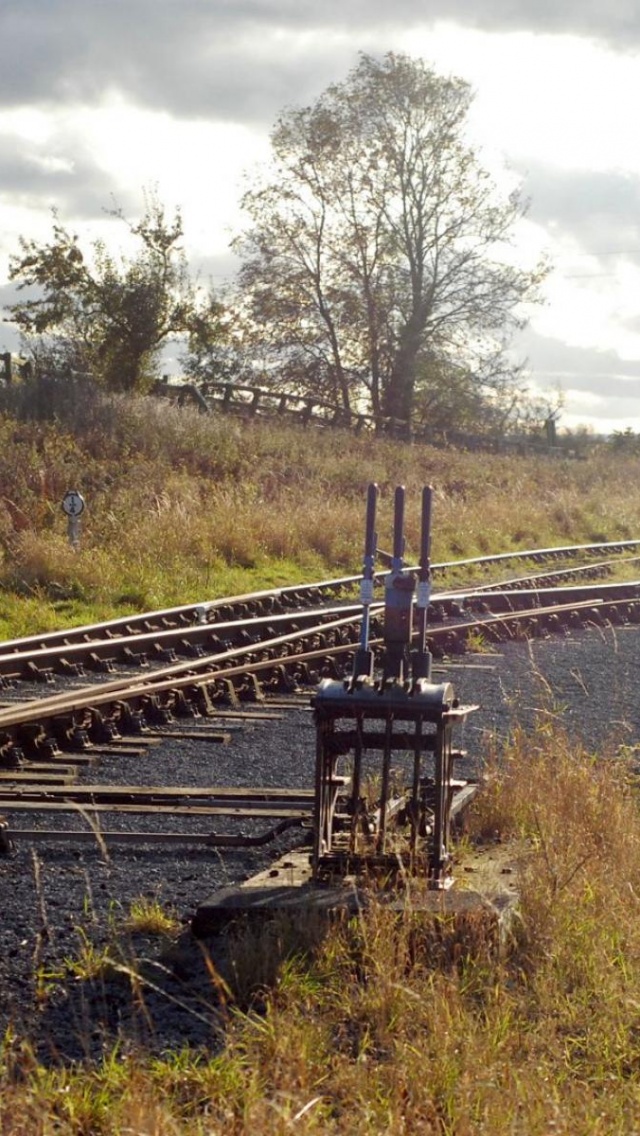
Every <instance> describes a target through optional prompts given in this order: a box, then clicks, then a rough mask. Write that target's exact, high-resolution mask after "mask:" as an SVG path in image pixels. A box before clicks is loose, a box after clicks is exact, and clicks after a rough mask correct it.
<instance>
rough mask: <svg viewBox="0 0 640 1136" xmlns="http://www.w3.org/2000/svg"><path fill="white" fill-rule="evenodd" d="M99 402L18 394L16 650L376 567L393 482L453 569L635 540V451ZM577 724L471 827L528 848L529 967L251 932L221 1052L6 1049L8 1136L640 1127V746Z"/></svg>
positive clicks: (444, 1135) (366, 931) (144, 919)
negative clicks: (426, 521) (605, 745)
mask: <svg viewBox="0 0 640 1136" xmlns="http://www.w3.org/2000/svg"><path fill="white" fill-rule="evenodd" d="M78 393H79V391H78V388H75V390H74V389H72V388H64V390H63V392H62V395H61V394H60V392H59V391H56V390H55V389H52V388H38V390H36V388H31V387H29V386H28V385H25V386H23V387H22V388H19V387H17V388H15V389H14V390H13V391H12V392H5V394H4V399H5V403H4V409H3V413H2V416H1V417H0V486H1V493H2V500H1V503H0V548H1V551H2V561H1V565H0V578H1V579H2V583H3V589H4V590H3V596H2V600H1V602H0V615H1V618H2V622H1V623H0V628H1V629H2V630H1V633H2V634H3V635H5V636H10V635H15V634H18V633H19V632H20V631H25V632H26V631H31V632H32V631H34V630H36V629H39V630H44V629H45V628H47V627H51V626H55V625H64V624H68V623H70V622H72V621H73V620H74V619H76V618H77V617H83V616H86V617H87V618H89V617H91V618H93V617H96V616H98V615H106V614H108V613H111V612H122V611H124V610H133V609H137V610H139V609H140V608H141V607H150V606H156V605H158V606H160V605H164V604H170V603H173V602H181V601H186V600H189V599H203V598H205V597H207V596H214V595H223V594H228V593H230V592H232V591H246V590H248V589H251V588H257V587H260V586H263V585H268V584H269V583H277V582H291V581H292V580H293V579H296V578H302V577H305V578H307V579H311V578H317V577H318V575H320V574H322V575H324V574H331V573H334V572H339V573H342V572H344V571H351V570H352V571H357V570H358V568H359V565H360V559H361V552H362V547H361V546H362V512H363V500H364V489H365V486H366V484H367V482H368V481H370V480H372V479H375V480H377V481H378V482H379V483H380V484H381V486H382V490H383V493H382V498H381V512H382V514H383V515H382V516H381V518H380V531H381V532H382V531H383V525H384V524H386V520H387V515H386V514H385V513H384V510H385V508H386V509H388V510H389V514H388V519H390V510H391V499H392V492H391V490H392V489H393V487H394V486H395V485H396V484H398V483H401V482H404V483H406V485H407V487H408V488H409V490H411V491H413V490H415V492H410V493H409V494H408V517H407V528H408V538H409V547H408V554H409V555H410V554H411V552H415V550H416V548H417V540H418V533H419V516H418V508H419V493H418V492H417V490H418V489H419V487H420V486H421V485H422V484H424V483H426V482H431V483H432V484H433V485H434V487H435V510H434V550H433V552H434V559H436V560H445V559H448V558H450V557H454V556H455V557H457V556H470V555H474V554H477V553H479V552H483V551H490V550H491V551H504V550H505V549H506V548H509V547H512V548H523V547H532V546H535V545H541V544H548V545H551V544H554V543H573V542H582V541H588V540H598V539H601V540H604V539H617V538H633V537H635V536H637V535H638V529H639V520H640V516H639V514H640V503H639V502H638V501H637V497H636V496H635V495H633V494H630V493H629V487H630V486H631V485H633V484H635V482H636V480H637V477H638V458H637V457H635V456H634V455H629V456H627V455H626V454H625V453H618V452H615V453H614V454H613V455H612V452H611V451H610V450H609V449H606V448H603V449H601V450H600V451H598V450H595V449H594V450H593V451H592V452H591V453H590V454H589V457H588V459H587V460H584V461H571V460H566V459H561V460H549V459H541V458H535V459H534V458H527V457H519V456H514V455H510V456H504V455H484V454H483V455H476V454H465V453H458V452H453V451H442V450H434V449H430V448H427V447H421V446H409V445H402V444H400V443H397V442H392V441H380V440H377V441H376V440H373V439H369V438H353V437H351V436H349V435H346V434H340V433H338V434H333V433H329V432H327V433H322V432H314V431H304V430H302V429H300V428H296V427H289V428H286V427H285V426H279V425H278V426H276V425H274V424H272V423H260V422H252V423H247V422H243V421H240V420H238V421H236V420H231V419H224V420H223V419H216V418H214V417H205V416H201V415H198V414H197V412H195V411H192V410H190V409H187V408H183V409H177V408H172V407H168V406H166V405H165V404H163V403H159V402H156V401H154V400H152V399H145V398H139V399H131V398H129V399H127V400H124V399H121V398H119V397H112V398H108V399H106V398H105V397H104V395H102V394H98V393H96V392H95V390H93V388H91V387H88V388H87V389H86V390H84V391H83V393H82V397H78ZM347 441H348V444H345V442H347ZM72 486H73V487H75V488H77V489H79V490H80V491H81V492H82V493H83V494H84V495H85V497H86V500H87V513H86V520H85V519H84V518H83V529H82V533H81V541H80V548H79V550H78V551H77V552H74V551H73V550H72V549H71V548H70V546H69V544H68V542H67V539H66V533H65V520H64V516H63V514H62V512H61V510H60V502H61V499H62V496H63V494H64V493H65V492H66V490H67V489H69V488H70V487H72ZM552 722H553V716H552V715H550V716H547V717H545V724H544V726H541V727H540V729H539V730H538V731H537V732H536V733H534V734H532V735H531V736H525V735H524V734H516V736H514V737H513V738H512V739H511V740H510V742H509V744H508V746H507V747H506V749H505V748H503V747H501V748H500V749H499V750H496V753H495V755H494V756H493V758H491V759H490V761H489V764H488V767H487V771H486V772H487V784H486V788H485V791H484V792H483V794H482V795H481V796H480V798H479V799H478V803H477V806H476V809H475V812H474V815H473V818H472V821H471V828H470V833H469V839H470V840H473V839H474V838H475V837H476V836H482V837H484V838H486V836H487V834H490V836H491V839H496V838H499V839H500V840H501V841H506V840H511V839H513V840H514V841H515V842H516V843H517V846H518V848H519V849H520V853H521V868H520V879H521V892H522V903H521V914H520V920H519V922H518V923H517V924H516V925H515V927H514V934H513V937H512V940H511V942H510V947H509V951H508V952H507V954H506V955H502V956H498V955H497V954H496V953H495V952H494V951H493V950H492V949H491V947H492V943H491V941H489V940H486V941H485V939H484V938H483V936H482V934H481V933H480V934H478V935H477V936H476V937H475V939H472V940H471V941H468V942H467V943H466V945H465V944H464V943H463V944H462V946H460V945H458V946H457V947H456V946H455V943H454V945H453V947H452V949H451V951H449V952H448V953H447V952H445V953H444V954H443V952H442V950H440V951H439V952H437V955H435V954H434V952H433V949H432V938H431V937H430V935H429V934H428V933H427V932H426V931H425V932H424V934H423V933H422V932H421V930H420V924H419V921H418V922H417V921H416V920H413V919H412V918H409V919H407V920H399V919H398V917H397V916H395V915H392V914H391V913H390V912H389V911H387V910H385V909H384V907H377V906H374V907H373V908H372V910H371V912H370V913H368V914H366V915H363V916H362V917H360V918H358V919H356V920H354V921H352V922H349V923H347V924H345V925H343V926H337V927H335V928H334V929H333V930H332V932H331V933H330V934H328V935H326V936H318V937H312V938H311V939H310V937H309V935H308V933H306V934H302V935H301V934H300V933H299V932H298V931H296V929H295V928H294V929H293V930H292V931H291V930H290V931H289V932H288V935H289V937H288V938H287V940H286V944H285V941H284V940H283V932H281V931H280V930H279V929H278V928H275V929H273V930H272V931H271V932H270V933H269V934H268V935H266V934H265V935H264V936H262V937H261V938H260V940H259V942H257V941H256V940H255V937H254V938H253V939H252V938H251V937H250V936H248V935H247V936H246V937H245V938H242V937H240V938H238V939H237V941H236V942H235V944H234V955H233V958H234V965H233V966H231V967H230V968H229V967H228V968H227V969H226V970H225V971H224V979H223V977H222V975H221V972H220V967H219V960H218V959H217V958H216V955H215V950H214V948H212V953H211V955H210V958H209V966H210V973H211V989H212V1001H213V1002H214V1003H215V1004H216V1005H217V1006H219V1007H220V1012H221V1014H222V1016H223V1020H224V1027H225V1035H224V1036H225V1044H224V1046H223V1047H221V1046H220V1044H219V1041H218V1039H216V1040H215V1045H212V1048H211V1051H204V1050H198V1051H195V1050H192V1049H190V1048H189V1047H188V1044H186V1045H185V1048H184V1049H183V1050H181V1051H180V1052H168V1053H166V1055H165V1056H164V1057H162V1058H161V1059H160V1058H153V1059H152V1058H150V1057H149V1056H147V1055H145V1053H144V1051H140V1052H134V1051H131V1050H127V1051H126V1052H125V1051H121V1050H119V1049H118V1048H115V1049H114V1050H113V1052H112V1053H111V1054H109V1055H108V1056H107V1057H106V1058H105V1059H104V1061H103V1062H102V1063H101V1064H99V1065H93V1066H87V1067H74V1068H63V1067H61V1068H45V1067H43V1066H42V1065H40V1064H39V1063H38V1062H37V1061H36V1060H35V1059H34V1057H33V1055H32V1053H31V1050H30V1047H29V1039H28V1038H21V1037H16V1036H14V1035H13V1034H11V1033H9V1034H7V1035H6V1037H5V1038H4V1042H3V1045H2V1049H1V1052H0V1129H1V1130H2V1132H3V1133H4V1134H5V1136H27V1134H28V1136H33V1134H38V1136H54V1134H55V1136H89V1134H91V1136H116V1134H117V1136H121V1134H123V1133H127V1132H129V1133H135V1134H136V1136H187V1134H189V1136H213V1134H218V1133H222V1132H224V1133H225V1136H240V1134H245V1133H247V1134H248V1133H251V1134H255V1133H265V1134H266V1133H269V1134H271V1133H274V1134H280V1133H282V1134H284V1133H288V1132H291V1131H296V1132H301V1133H318V1134H320V1133H322V1134H325V1133H326V1134H331V1133H336V1134H340V1133H349V1134H350V1136H358V1134H359V1133H362V1134H363V1136H364V1134H365V1133H367V1134H370V1133H385V1134H389V1133H393V1134H394V1136H395V1134H396V1133H398V1134H402V1133H407V1134H409V1133H411V1134H413V1133H425V1134H427V1136H428V1134H430V1133H433V1134H434V1136H435V1134H437V1136H470V1134H474V1133H487V1134H490V1136H500V1134H502V1133H504V1134H507V1133H509V1134H512V1133H516V1134H519V1133H521V1134H522V1136H548V1134H549V1133H550V1132H554V1133H565V1134H566V1136H576V1134H583V1133H584V1134H587V1133H589V1134H602V1136H612V1134H620V1136H622V1134H623V1133H624V1134H626V1133H629V1132H632V1131H634V1126H636V1118H637V1115H638V1109H639V1107H640V965H639V963H640V919H639V918H638V904H639V903H640V813H639V811H638V799H637V790H636V786H635V783H634V779H633V775H632V773H633V762H634V760H635V757H636V755H635V753H634V752H632V751H629V752H627V753H626V754H624V755H623V756H618V757H616V756H614V755H606V754H605V755H603V754H598V755H592V754H589V753H585V752H582V751H580V750H579V749H577V748H576V747H575V746H574V745H573V744H572V742H571V739H570V738H568V737H566V736H564V735H562V734H560V733H558V731H557V730H555V729H554V728H553V726H552V725H550V724H549V723H552ZM408 907H409V911H411V892H410V891H409V893H408ZM164 915H165V913H164V912H162V911H158V910H157V909H156V906H155V905H154V904H148V903H147V904H146V905H145V904H144V903H142V902H141V905H140V907H139V908H134V909H133V910H132V911H131V912H130V914H129V916H128V917H127V920H126V926H123V927H121V928H118V929H117V930H118V933H121V932H122V931H124V932H126V933H129V932H131V931H142V932H143V933H153V934H160V935H169V936H171V934H172V924H171V919H170V918H169V920H168V923H165V921H164ZM454 948H455V949H454ZM113 957H116V958H118V957H120V956H118V955H117V954H115V953H114V950H113V949H112V948H110V947H109V946H108V945H107V946H106V947H105V944H104V942H100V943H98V944H95V945H94V944H93V943H92V941H91V938H90V932H87V935H86V937H85V938H84V939H83V940H82V941H81V942H80V946H79V949H78V951H77V953H76V956H75V957H74V958H73V959H70V960H69V967H70V971H71V972H72V973H73V974H75V975H76V976H77V978H78V980H80V979H81V978H82V976H83V975H86V976H88V975H89V974H90V973H93V970H94V969H95V968H101V967H105V966H109V965H110V960H111V959H112V958H113ZM436 958H437V964H438V965H435V960H436ZM258 962H259V968H258ZM128 965H129V964H128ZM74 968H75V969H74ZM131 973H132V975H134V976H135V965H134V960H131ZM49 981H50V979H49V978H47V976H42V983H43V987H42V997H43V998H46V997H48V986H47V983H48V982H49ZM138 993H139V995H140V997H141V998H144V987H143V984H140V988H139V991H138Z"/></svg>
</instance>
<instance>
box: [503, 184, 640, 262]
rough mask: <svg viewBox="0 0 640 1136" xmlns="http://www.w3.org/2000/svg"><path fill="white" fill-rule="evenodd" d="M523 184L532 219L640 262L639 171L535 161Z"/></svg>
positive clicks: (598, 251) (588, 249)
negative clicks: (566, 166) (537, 163)
mask: <svg viewBox="0 0 640 1136" xmlns="http://www.w3.org/2000/svg"><path fill="white" fill-rule="evenodd" d="M525 185H526V192H527V194H528V195H529V196H530V198H531V208H530V211H529V217H530V219H531V220H532V221H538V222H539V223H540V224H542V225H544V227H545V228H547V229H549V230H550V231H551V232H553V235H554V237H556V238H558V239H560V240H562V239H566V238H570V239H571V241H573V242H574V243H576V244H577V245H579V246H581V248H582V251H583V252H585V253H589V254H590V255H592V256H594V257H595V258H597V259H603V260H604V259H605V258H610V257H624V258H627V259H629V260H631V261H634V262H636V263H638V262H640V229H639V226H638V218H639V217H640V176H638V175H635V174H632V173H625V172H622V171H617V170H606V171H602V172H600V171H594V170H587V169H582V170H562V169H558V168H557V167H553V166H549V165H544V166H535V165H534V166H533V167H532V168H530V169H529V170H528V172H527V174H526V180H525ZM603 270H605V269H604V266H603Z"/></svg>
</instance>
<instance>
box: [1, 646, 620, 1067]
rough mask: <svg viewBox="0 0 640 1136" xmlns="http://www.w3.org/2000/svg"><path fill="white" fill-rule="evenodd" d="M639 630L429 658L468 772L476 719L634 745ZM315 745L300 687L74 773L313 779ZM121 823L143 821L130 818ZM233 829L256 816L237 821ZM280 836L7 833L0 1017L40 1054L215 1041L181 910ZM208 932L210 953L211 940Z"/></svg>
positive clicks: (187, 912)
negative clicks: (170, 935)
mask: <svg viewBox="0 0 640 1136" xmlns="http://www.w3.org/2000/svg"><path fill="white" fill-rule="evenodd" d="M638 644H639V633H638V630H637V629H636V628H626V627H623V628H620V627H619V628H611V627H608V628H604V629H603V628H595V629H592V630H589V631H585V632H580V633H573V634H572V635H571V636H570V637H567V638H556V639H548V640H533V641H532V642H530V643H529V644H526V643H521V644H518V643H508V644H505V645H502V646H501V647H500V651H499V653H498V654H496V655H488V654H487V655H476V656H466V657H464V658H460V659H453V660H451V662H450V663H449V662H445V663H443V664H437V667H436V670H435V673H434V680H435V681H441V680H442V679H443V678H445V677H446V678H448V679H449V680H450V681H451V682H452V683H453V684H454V687H455V690H456V694H457V695H458V696H459V698H460V700H461V701H462V702H463V703H479V704H480V709H479V710H478V711H477V712H476V713H474V714H473V715H471V716H470V717H469V718H468V720H467V723H466V725H465V727H464V736H463V738H462V739H460V740H461V744H462V745H463V747H464V748H465V749H466V750H467V752H468V755H469V757H468V768H469V771H477V770H479V768H480V767H481V764H482V756H483V752H486V744H487V739H486V735H487V734H488V733H492V734H495V735H497V736H498V737H499V738H506V737H507V736H508V734H509V731H510V729H511V728H512V726H513V724H514V723H515V722H516V721H517V722H519V723H520V724H521V725H523V726H525V727H526V728H528V729H534V728H535V727H536V721H537V720H539V719H540V717H542V718H543V719H547V718H548V717H549V716H550V715H551V716H553V717H554V718H555V719H556V720H557V722H558V723H559V724H560V725H562V726H563V728H565V729H566V730H567V731H568V732H569V733H570V734H571V735H572V736H573V737H575V738H579V739H580V740H582V741H583V742H584V744H585V745H586V746H587V747H588V749H589V750H590V751H593V752H599V751H601V750H604V749H609V748H610V747H611V746H612V745H615V746H619V745H626V746H629V747H635V746H636V745H639V744H640V739H639V727H640V681H639V680H640V656H639V653H638ZM211 728H212V725H211V723H207V724H206V729H207V730H210V729H211ZM457 740H458V739H457ZM314 745H315V737H314V725H313V717H312V714H311V712H310V709H309V705H308V699H307V698H306V697H300V698H298V699H297V701H294V703H293V704H292V709H291V710H290V711H288V712H287V713H283V715H282V718H281V719H280V720H279V721H278V722H275V723H274V722H261V721H253V722H250V723H249V722H247V724H245V725H243V726H242V728H241V729H234V730H233V731H232V740H231V742H230V744H228V745H215V744H211V743H205V742H202V741H200V742H198V741H196V740H193V741H192V740H184V741H183V740H166V741H163V742H162V743H161V744H159V745H157V746H154V747H152V748H150V749H149V751H148V752H147V753H144V754H143V755H142V756H140V757H138V758H123V757H114V756H110V757H107V758H104V759H103V760H102V761H101V763H100V765H99V767H98V768H95V769H92V770H91V771H90V772H88V773H86V774H83V778H84V777H86V778H90V779H91V780H92V781H94V782H95V781H98V780H99V781H102V782H115V781H117V782H119V783H125V782H126V783H131V784H167V785H170V784H176V785H194V786H195V785H270V786H293V787H296V786H304V787H310V786H311V784H312V779H313V761H314ZM10 820H11V824H12V826H13V825H14V824H15V825H16V826H18V825H21V826H22V827H35V826H36V824H37V823H41V824H43V825H44V826H45V827H47V828H53V827H55V826H56V824H57V825H62V824H64V823H68V821H65V820H61V819H58V820H53V821H52V820H51V819H50V817H49V816H46V817H44V816H43V815H42V814H40V815H39V816H38V817H36V816H26V814H20V815H17V816H15V817H11V818H10ZM103 823H104V826H105V827H106V821H105V822H103ZM119 823H120V824H121V825H122V826H126V825H127V824H128V825H130V826H131V827H133V826H134V825H135V826H136V827H138V828H140V827H141V822H140V819H139V818H133V819H132V820H130V821H128V822H125V821H119ZM147 823H148V822H147ZM189 823H190V824H191V825H192V830H194V831H202V832H206V831H210V830H211V822H210V820H208V819H207V818H200V819H199V820H197V821H190V822H189ZM232 823H233V822H231V821H228V822H227V821H226V820H221V821H220V822H218V818H216V829H217V830H218V831H232ZM74 825H75V826H77V822H75V821H74ZM267 826H268V822H266V823H265V822H261V825H260V826H259V827H260V828H262V829H263V828H265V827H267ZM109 827H114V828H115V827H116V823H115V821H114V822H113V823H111V822H109ZM152 827H153V828H154V829H158V828H159V827H160V825H159V823H158V822H157V821H154V822H153V824H152ZM171 827H172V828H175V827H176V826H175V823H172V824H171ZM238 830H242V831H245V832H255V831H256V826H255V825H252V824H251V822H245V823H244V825H240V826H239V828H236V831H238ZM298 839H299V838H298ZM290 845H291V839H289V845H287V842H286V841H285V839H284V838H281V839H280V843H279V844H278V845H275V846H274V845H271V846H269V848H268V849H266V850H260V851H259V852H255V851H254V852H251V853H248V852H227V851H225V852H224V853H221V852H217V851H215V850H212V849H206V848H202V847H200V848H196V847H190V846H188V845H180V846H172V847H171V848H169V849H167V848H159V847H157V846H151V845H146V846H145V845H144V844H139V845H138V844H136V845H135V846H133V847H123V846H119V845H113V846H112V847H110V848H108V849H106V848H105V846H104V842H102V841H98V840H96V841H95V842H93V843H91V844H77V843H76V844H73V843H66V842H65V843H61V844H58V843H55V844H54V843H51V844H48V843H42V842H35V843H31V842H28V841H25V840H19V841H16V846H15V851H14V853H13V854H12V855H10V856H7V857H4V858H2V859H0V882H1V886H2V894H3V907H2V921H1V924H0V995H1V996H0V1031H1V1032H2V1033H3V1034H4V1033H5V1031H6V1030H8V1029H11V1031H12V1032H13V1033H14V1034H15V1036H16V1037H17V1038H18V1039H20V1038H26V1039H28V1040H29V1042H30V1045H31V1046H32V1047H33V1048H34V1050H35V1051H36V1053H37V1055H38V1057H39V1058H40V1059H41V1060H43V1061H71V1060H85V1059H92V1060H94V1059H99V1058H100V1056H101V1055H102V1054H103V1053H104V1052H106V1051H108V1050H110V1049H111V1048H112V1046H113V1044H114V1042H115V1041H118V1043H119V1044H120V1046H121V1048H122V1049H123V1050H125V1051H126V1049H127V1048H128V1047H139V1046H141V1045H142V1046H144V1047H145V1048H147V1049H149V1050H151V1051H153V1052H156V1053H162V1052H170V1051H175V1050H177V1049H181V1048H182V1047H183V1046H184V1045H186V1044H189V1045H190V1046H201V1047H204V1048H206V1049H210V1048H211V1047H216V1046H217V1045H218V1044H219V1019H218V1011H217V1007H216V999H215V995H214V994H213V991H212V983H211V977H210V973H209V971H208V970H207V967H206V965H205V962H204V957H203V953H202V951H201V949H200V948H199V947H198V945H197V944H195V943H194V942H193V940H192V939H191V937H190V935H189V931H188V928H189V923H190V920H191V918H192V916H193V914H194V913H195V910H196V908H197V906H198V904H199V903H200V902H202V901H203V900H205V899H207V898H208V897H209V896H210V895H211V894H212V893H213V892H214V891H216V890H217V889H218V888H220V887H223V886H226V885H228V884H230V883H235V882H239V881H240V880H242V879H246V878H247V877H248V876H249V875H252V874H253V873H254V872H256V871H258V870H260V869H261V868H263V867H264V866H266V865H267V864H268V862H269V861H270V859H272V858H273V857H274V856H275V855H277V854H279V853H280V852H281V851H282V849H283V848H285V847H287V846H290ZM141 897H145V898H147V899H149V900H152V901H154V902H157V903H158V904H161V905H163V906H164V907H165V908H166V909H167V911H169V912H171V913H173V914H175V915H176V917H177V918H178V920H179V921H180V922H181V923H182V925H183V928H184V932H183V934H182V935H181V936H180V937H179V940H178V942H177V943H176V942H175V941H173V940H169V939H164V938H162V937H159V936H149V935H147V936H142V935H139V934H138V935H131V934H127V933H126V932H125V929H124V927H125V921H126V918H127V916H128V914H129V910H130V905H131V903H132V902H133V901H136V900H138V899H140V898H141ZM107 946H109V949H110V954H111V956H112V958H113V963H112V965H111V966H110V967H107V968H105V967H104V966H102V967H100V968H97V970H98V973H96V974H95V975H93V974H92V973H91V969H92V968H91V966H90V964H91V963H92V962H94V961H95V960H96V958H98V959H99V957H100V954H101V952H102V951H103V950H104V949H105V948H106V947H107ZM208 946H209V948H210V949H211V950H212V952H213V954H214V955H215V951H216V949H217V948H216V946H215V945H212V944H208ZM214 961H215V958H214Z"/></svg>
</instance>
